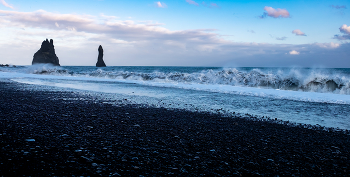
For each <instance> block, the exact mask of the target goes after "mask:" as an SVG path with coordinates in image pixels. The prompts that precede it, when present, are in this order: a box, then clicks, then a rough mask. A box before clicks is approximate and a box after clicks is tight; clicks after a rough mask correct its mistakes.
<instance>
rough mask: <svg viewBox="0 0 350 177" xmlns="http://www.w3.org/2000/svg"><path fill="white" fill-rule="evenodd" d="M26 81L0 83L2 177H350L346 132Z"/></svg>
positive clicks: (348, 146) (349, 156)
mask: <svg viewBox="0 0 350 177" xmlns="http://www.w3.org/2000/svg"><path fill="white" fill-rule="evenodd" d="M26 87H28V86H27V85H25V84H19V83H14V82H10V81H0V122H1V124H0V145H1V146H0V147H1V149H0V176H23V175H24V176H277V175H278V176H347V175H348V174H350V152H349V151H350V135H349V132H348V131H335V130H334V129H324V128H323V127H316V126H305V125H300V126H291V125H290V124H287V123H274V122H273V121H269V120H265V121H263V120H253V119H254V118H249V119H244V118H240V117H224V116H222V115H220V114H211V113H201V112H190V111H185V110H168V109H165V108H140V107H139V106H138V105H131V104H130V105H124V106H114V105H111V104H105V103H103V100H95V99H94V98H93V97H89V96H85V97H84V100H80V99H81V98H83V97H82V95H79V94H75V93H74V92H69V91H34V90H30V89H23V88H26ZM63 98H71V99H63Z"/></svg>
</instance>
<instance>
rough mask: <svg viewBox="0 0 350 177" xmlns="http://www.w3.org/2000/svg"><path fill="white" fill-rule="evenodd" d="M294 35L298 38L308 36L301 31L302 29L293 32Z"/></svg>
mask: <svg viewBox="0 0 350 177" xmlns="http://www.w3.org/2000/svg"><path fill="white" fill-rule="evenodd" d="M292 33H293V34H295V35H297V36H306V34H305V33H303V32H302V31H300V29H295V30H293V31H292Z"/></svg>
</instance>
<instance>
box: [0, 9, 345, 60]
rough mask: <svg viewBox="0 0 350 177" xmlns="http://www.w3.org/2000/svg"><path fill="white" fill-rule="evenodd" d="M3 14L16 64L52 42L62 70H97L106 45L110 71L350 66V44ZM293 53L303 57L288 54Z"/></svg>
mask: <svg viewBox="0 0 350 177" xmlns="http://www.w3.org/2000/svg"><path fill="white" fill-rule="evenodd" d="M0 15H1V17H2V18H1V19H0V21H1V23H0V26H1V31H2V32H5V33H2V34H4V35H3V36H2V39H1V40H0V49H2V50H1V52H2V55H3V56H6V57H3V59H2V60H3V62H6V63H13V64H15V65H18V64H28V65H30V64H31V63H30V62H31V59H30V58H29V59H28V56H33V53H35V52H36V51H37V50H38V48H40V44H41V42H42V40H44V39H45V38H52V39H54V41H55V47H56V48H55V49H56V54H57V55H58V57H59V58H60V63H61V65H94V64H95V63H96V56H97V47H98V46H99V45H102V46H103V48H104V51H105V53H104V54H105V57H104V60H105V61H106V63H108V64H109V65H110V66H113V65H115V66H122V65H125V66H126V65H129V66H130V65H134V66H135V65H137V66H142V65H154V66H161V65H163V66H164V65H168V66H169V65H172V66H198V65H202V66H227V65H228V64H230V63H234V64H237V65H238V66H251V65H252V63H254V65H255V66H262V67H264V66H271V67H273V66H277V67H279V66H281V67H283V66H291V65H300V66H306V67H308V66H313V64H314V63H317V64H324V65H327V66H329V67H340V66H342V67H350V63H348V62H347V60H348V56H350V51H349V50H348V49H349V48H350V44H347V43H345V44H341V45H340V44H339V46H338V47H337V45H338V44H332V43H329V44H318V43H314V44H302V45H291V44H267V43H246V42H232V41H229V40H225V39H222V36H221V35H219V34H217V33H216V30H215V29H188V30H177V31H174V30H169V29H167V28H165V27H164V26H162V25H161V24H159V23H155V22H152V21H143V22H136V21H132V20H118V19H115V18H104V17H102V16H101V15H100V16H91V15H77V14H59V13H52V12H47V11H43V10H39V11H35V12H12V11H1V10H0ZM101 18H102V19H103V20H102V21H101ZM56 23H57V25H56ZM21 28H25V29H26V30H22V29H21ZM325 48H327V50H325ZM293 50H295V51H298V52H300V55H299V56H298V57H295V56H293V55H289V52H291V51H293ZM18 51H21V52H18ZM155 51H156V52H155ZM286 53H287V54H288V55H285V54H286ZM301 54H302V55H301ZM165 58H166V59H165ZM330 59H331V60H330Z"/></svg>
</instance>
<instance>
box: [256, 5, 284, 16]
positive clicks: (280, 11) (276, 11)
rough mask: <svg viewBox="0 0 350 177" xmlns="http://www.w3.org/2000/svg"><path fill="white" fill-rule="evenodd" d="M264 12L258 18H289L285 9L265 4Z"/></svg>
mask: <svg viewBox="0 0 350 177" xmlns="http://www.w3.org/2000/svg"><path fill="white" fill-rule="evenodd" d="M264 10H265V11H266V12H264V14H263V15H262V16H261V17H260V18H265V17H266V16H269V17H273V18H289V17H290V14H289V12H288V11H287V10H286V9H279V8H277V9H274V8H272V7H268V6H265V8H264Z"/></svg>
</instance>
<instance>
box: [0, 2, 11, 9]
mask: <svg viewBox="0 0 350 177" xmlns="http://www.w3.org/2000/svg"><path fill="white" fill-rule="evenodd" d="M0 1H1V4H2V5H4V6H6V7H8V8H11V9H13V6H11V5H9V4H7V2H5V0H0Z"/></svg>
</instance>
